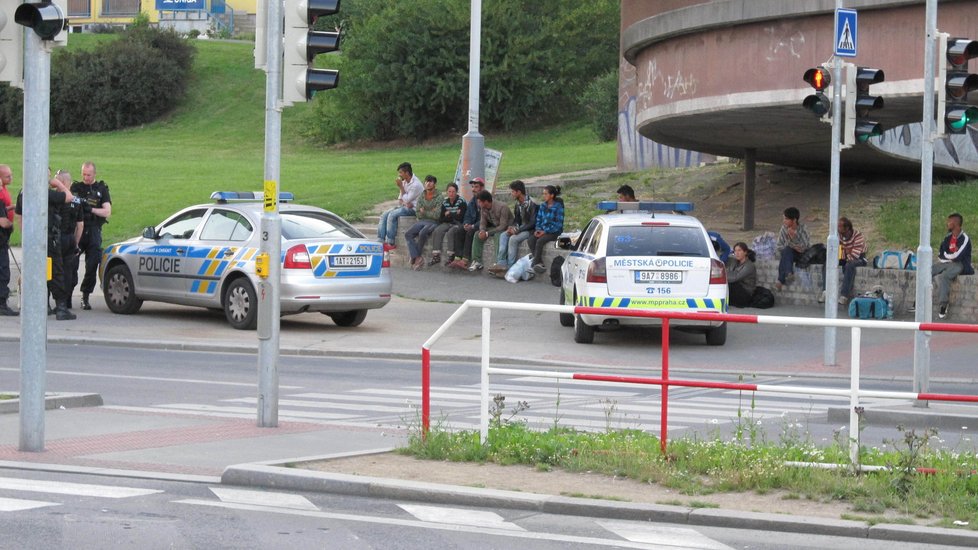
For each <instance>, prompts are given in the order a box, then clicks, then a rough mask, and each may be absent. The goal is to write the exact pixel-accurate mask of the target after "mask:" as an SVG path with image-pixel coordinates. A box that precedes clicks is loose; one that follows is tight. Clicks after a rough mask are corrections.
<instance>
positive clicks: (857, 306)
mask: <svg viewBox="0 0 978 550" xmlns="http://www.w3.org/2000/svg"><path fill="white" fill-rule="evenodd" d="M889 311H890V308H889V304H888V303H887V302H886V300H885V299H883V298H880V297H877V296H857V297H855V298H853V299H852V301H851V302H849V317H851V318H853V319H855V318H859V319H886V318H887V317H888V314H889Z"/></svg>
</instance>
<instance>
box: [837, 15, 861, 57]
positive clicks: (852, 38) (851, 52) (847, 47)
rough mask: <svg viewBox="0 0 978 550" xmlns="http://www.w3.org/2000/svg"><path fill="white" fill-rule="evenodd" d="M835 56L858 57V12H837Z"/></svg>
mask: <svg viewBox="0 0 978 550" xmlns="http://www.w3.org/2000/svg"><path fill="white" fill-rule="evenodd" d="M833 35H834V36H835V55H837V56H839V57H856V10H846V9H837V10H835V33H833Z"/></svg>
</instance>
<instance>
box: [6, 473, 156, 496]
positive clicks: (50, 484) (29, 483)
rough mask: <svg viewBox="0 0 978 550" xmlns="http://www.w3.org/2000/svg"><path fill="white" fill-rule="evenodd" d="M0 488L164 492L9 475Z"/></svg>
mask: <svg viewBox="0 0 978 550" xmlns="http://www.w3.org/2000/svg"><path fill="white" fill-rule="evenodd" d="M0 489H7V490H11V491H28V492H33V493H55V494H59V495H75V496H84V497H101V498H129V497H139V496H144V495H152V494H155V493H162V492H163V491H160V490H157V489H137V488H135V487H114V486H111V485H89V484H87V483H68V482H62V481H44V480H39V479H17V478H9V477H0Z"/></svg>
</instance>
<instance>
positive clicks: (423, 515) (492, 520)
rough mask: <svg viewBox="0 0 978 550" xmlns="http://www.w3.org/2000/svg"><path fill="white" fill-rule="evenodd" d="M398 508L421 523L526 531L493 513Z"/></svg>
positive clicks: (439, 507)
mask: <svg viewBox="0 0 978 550" xmlns="http://www.w3.org/2000/svg"><path fill="white" fill-rule="evenodd" d="M398 506H400V507H401V509H403V510H404V511H405V512H407V513H409V514H411V515H412V516H414V517H416V518H418V519H420V520H421V521H428V522H432V523H447V524H449V525H471V526H473V527H491V528H493V529H509V530H512V531H526V529H523V528H522V527H520V526H519V525H516V524H515V523H509V522H508V521H506V520H505V519H503V517H502V516H500V515H499V514H497V513H495V512H483V511H481V510H467V509H464V508H445V507H443V506H423V505H420V504H398Z"/></svg>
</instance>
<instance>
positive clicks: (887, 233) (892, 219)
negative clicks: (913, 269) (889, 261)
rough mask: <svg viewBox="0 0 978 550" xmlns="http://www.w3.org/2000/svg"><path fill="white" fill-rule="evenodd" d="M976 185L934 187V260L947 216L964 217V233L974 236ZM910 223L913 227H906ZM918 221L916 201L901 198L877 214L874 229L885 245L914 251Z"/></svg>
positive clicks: (977, 210)
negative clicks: (879, 234) (878, 230)
mask: <svg viewBox="0 0 978 550" xmlns="http://www.w3.org/2000/svg"><path fill="white" fill-rule="evenodd" d="M976 196H978V181H975V180H971V181H967V182H962V183H956V184H944V185H935V186H934V192H933V197H932V202H933V208H932V209H931V218H932V219H931V239H930V242H931V245H932V246H933V247H934V255H935V257H936V256H937V247H938V246H939V245H940V243H941V240H942V239H943V238H944V235H946V234H947V225H946V221H947V216H948V215H950V214H952V213H954V212H957V213H958V214H961V215H962V216H963V217H964V221H965V224H964V229H965V232H966V233H968V234H969V235H971V234H974V233H975V230H974V229H972V227H974V225H973V224H974V222H975V221H976V220H978V199H976V198H975V197H976ZM908 220H912V221H913V222H914V223H907V222H908ZM919 220H920V198H919V197H914V198H902V199H899V200H896V201H892V202H888V203H886V204H884V205H883V208H882V209H881V211H880V217H879V221H878V227H879V229H880V230H881V232H882V233H883V236H884V237H885V239H886V241H887V242H888V243H890V244H891V245H893V246H894V247H897V248H906V249H915V248H917V242H918V240H919V239H918V234H919Z"/></svg>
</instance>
